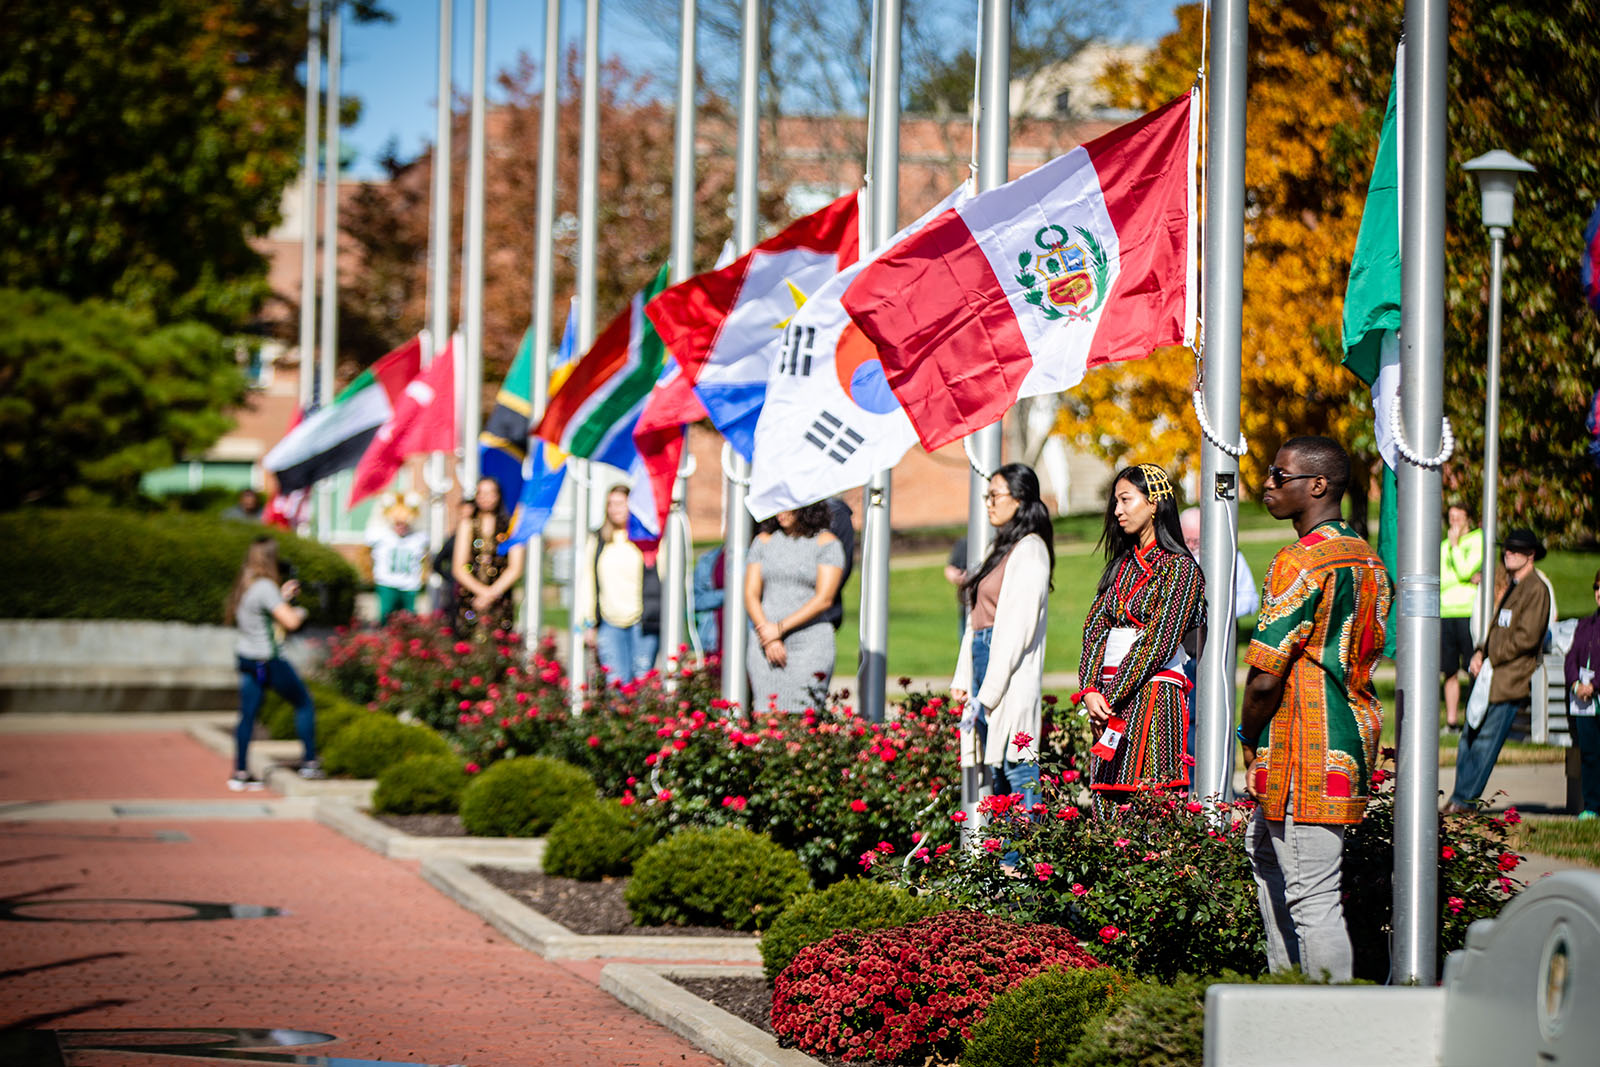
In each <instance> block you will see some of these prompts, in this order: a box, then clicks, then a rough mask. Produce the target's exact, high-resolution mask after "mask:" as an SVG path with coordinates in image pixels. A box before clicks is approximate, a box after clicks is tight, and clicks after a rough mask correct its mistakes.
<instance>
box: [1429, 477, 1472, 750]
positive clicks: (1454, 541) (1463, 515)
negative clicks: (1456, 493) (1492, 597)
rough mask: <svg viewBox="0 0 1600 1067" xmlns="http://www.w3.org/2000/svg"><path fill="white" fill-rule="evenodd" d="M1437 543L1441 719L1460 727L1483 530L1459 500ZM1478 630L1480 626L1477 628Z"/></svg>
mask: <svg viewBox="0 0 1600 1067" xmlns="http://www.w3.org/2000/svg"><path fill="white" fill-rule="evenodd" d="M1447 514H1448V516H1449V525H1448V527H1447V528H1446V530H1445V536H1444V541H1443V542H1442V543H1441V544H1440V545H1439V671H1440V673H1442V674H1443V675H1444V722H1445V725H1446V726H1447V727H1449V728H1450V729H1451V730H1452V731H1455V730H1460V729H1461V672H1462V671H1464V670H1466V669H1467V665H1468V664H1469V663H1470V662H1471V661H1472V644H1473V642H1472V629H1473V627H1472V609H1473V607H1474V606H1475V605H1476V604H1477V603H1478V589H1479V584H1480V583H1481V582H1482V581H1483V531H1482V530H1474V529H1473V528H1472V516H1471V515H1469V514H1467V509H1466V508H1465V507H1463V506H1462V505H1461V504H1460V503H1452V504H1451V505H1450V508H1449V510H1448V512H1447ZM1480 632H1481V628H1480Z"/></svg>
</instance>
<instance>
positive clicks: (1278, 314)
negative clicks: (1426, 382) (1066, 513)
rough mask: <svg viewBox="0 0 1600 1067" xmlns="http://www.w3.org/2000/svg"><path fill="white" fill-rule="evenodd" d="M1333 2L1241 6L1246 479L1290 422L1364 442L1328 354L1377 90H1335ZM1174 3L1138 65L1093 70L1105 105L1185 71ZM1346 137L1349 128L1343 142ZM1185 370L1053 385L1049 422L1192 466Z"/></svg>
mask: <svg viewBox="0 0 1600 1067" xmlns="http://www.w3.org/2000/svg"><path fill="white" fill-rule="evenodd" d="M1347 13H1348V9H1347V8H1346V7H1345V6H1343V5H1340V4H1337V3H1331V2H1330V3H1322V4H1318V3H1310V4H1299V5H1296V6H1294V7H1290V6H1289V5H1287V4H1285V3H1282V2H1279V3H1271V2H1266V0H1263V2H1258V3H1256V4H1252V5H1251V10H1250V59H1249V81H1248V105H1247V106H1248V119H1247V126H1246V133H1245V138H1246V148H1245V173H1246V217H1245V263H1244V309H1243V336H1242V338H1241V349H1240V351H1241V360H1240V362H1241V389H1242V398H1241V410H1240V423H1241V428H1242V429H1243V431H1244V433H1245V435H1246V437H1248V438H1249V441H1250V452H1249V454H1248V455H1247V456H1246V457H1245V459H1244V460H1243V461H1242V463H1243V473H1244V482H1245V486H1246V488H1247V490H1248V489H1250V488H1251V487H1254V486H1255V485H1257V484H1259V481H1260V478H1261V477H1262V475H1263V474H1264V473H1265V471H1266V467H1267V465H1268V464H1269V463H1271V462H1272V457H1273V454H1274V452H1276V450H1277V446H1278V445H1279V444H1280V443H1281V442H1282V441H1284V440H1285V439H1287V438H1289V437H1293V436H1296V435H1298V434H1308V433H1310V434H1327V435H1328V436H1330V437H1333V438H1334V439H1336V440H1338V441H1341V442H1343V443H1344V444H1345V445H1346V446H1347V447H1350V448H1351V449H1352V450H1353V451H1355V452H1357V453H1358V454H1366V455H1370V454H1371V452H1372V436H1371V434H1372V431H1371V419H1372V409H1371V405H1370V400H1369V394H1368V393H1367V390H1366V387H1365V386H1364V385H1363V384H1362V383H1361V381H1360V380H1359V379H1358V378H1356V377H1355V376H1354V375H1353V374H1351V373H1350V372H1349V371H1347V370H1345V369H1344V368H1343V367H1341V366H1340V364H1339V358H1340V355H1341V354H1342V352H1341V349H1340V343H1339V323H1340V316H1341V314H1342V311H1343V302H1344V289H1345V283H1346V280H1347V276H1348V274H1349V268H1350V256H1351V253H1352V252H1353V251H1354V249H1355V242H1356V232H1357V230H1358V229H1359V227H1360V223H1361V206H1362V202H1363V200H1364V198H1365V194H1366V182H1367V177H1368V175H1369V174H1370V172H1371V166H1372V159H1373V156H1374V155H1375V153H1376V151H1377V129H1376V123H1375V122H1374V121H1373V116H1374V114H1375V113H1379V114H1381V108H1382V106H1383V102H1384V101H1383V99H1381V98H1379V99H1375V100H1369V99H1363V98H1361V97H1360V96H1359V94H1356V93H1354V92H1352V91H1351V89H1350V87H1349V84H1348V77H1347V68H1346V64H1345V62H1344V60H1342V59H1341V58H1340V57H1341V56H1342V55H1344V54H1346V50H1347V49H1350V48H1357V47H1365V43H1364V39H1360V38H1359V37H1358V32H1359V31H1357V30H1355V29H1351V28H1350V27H1349V26H1348V20H1347V19H1346V17H1345V16H1346V15H1347ZM1177 14H1178V29H1177V30H1176V31H1175V32H1174V33H1172V34H1171V35H1169V36H1168V37H1166V38H1165V39H1163V40H1162V41H1161V42H1160V44H1159V45H1158V46H1157V48H1156V50H1155V52H1153V53H1152V54H1151V56H1150V59H1149V61H1148V63H1147V64H1146V66H1145V68H1144V69H1143V70H1142V71H1139V72H1137V73H1135V72H1133V71H1131V70H1129V69H1128V68H1126V67H1125V66H1124V67H1118V68H1113V69H1112V70H1110V71H1108V72H1107V74H1106V76H1105V77H1104V78H1103V79H1102V85H1104V86H1105V88H1107V89H1108V90H1109V91H1110V92H1111V93H1112V94H1113V99H1114V101H1115V102H1116V103H1118V104H1120V105H1122V106H1130V107H1137V108H1142V109H1145V110H1148V109H1151V108H1154V107H1156V106H1159V105H1160V104H1161V103H1163V102H1164V101H1166V100H1169V99H1171V98H1172V97H1173V96H1175V95H1177V94H1178V93H1180V92H1182V91H1184V90H1185V89H1186V88H1187V87H1188V85H1189V84H1191V83H1192V81H1193V79H1194V74H1195V69H1196V67H1197V66H1198V64H1199V60H1200V52H1201V10H1200V5H1198V4H1189V5H1185V6H1184V7H1181V8H1179V9H1178V13H1177ZM1383 88H1384V89H1386V88H1387V86H1386V85H1385V86H1384V87H1383ZM1368 134H1370V136H1369V135H1368ZM1353 137H1357V138H1361V140H1360V143H1359V144H1358V145H1356V146H1355V148H1354V149H1352V147H1351V145H1352V141H1351V139H1352V138H1353ZM1340 138H1342V139H1343V141H1342V142H1341V143H1340V144H1338V145H1336V144H1335V141H1336V140H1337V139H1340ZM1352 151H1353V154H1354V158H1353V159H1351V158H1350V157H1351V154H1352ZM1341 153H1342V155H1340V154H1341ZM1335 155H1340V158H1341V159H1342V160H1343V161H1344V162H1345V163H1346V164H1347V165H1346V166H1344V167H1343V171H1344V174H1343V176H1342V178H1341V177H1340V176H1338V175H1335V174H1334V173H1333V172H1332V171H1333V168H1331V167H1330V162H1329V161H1330V158H1331V157H1333V156H1335ZM1202 252H1203V250H1202ZM1202 274H1203V270H1202ZM1194 375H1195V359H1194V354H1193V353H1192V352H1190V351H1189V350H1187V349H1164V350H1162V351H1160V352H1157V353H1156V354H1154V355H1152V356H1151V357H1150V358H1149V359H1146V360H1141V361H1136V362H1133V363H1126V364H1122V365H1120V366H1117V367H1110V368H1105V369H1102V370H1097V371H1093V372H1091V373H1090V374H1089V375H1088V377H1086V378H1085V380H1084V381H1083V383H1082V384H1081V385H1080V386H1079V387H1078V388H1077V389H1076V390H1074V391H1073V392H1072V393H1071V394H1069V395H1068V396H1067V397H1066V398H1065V400H1066V403H1065V404H1063V406H1062V411H1061V415H1060V417H1059V419H1058V421H1057V430H1058V432H1060V433H1061V434H1063V435H1065V436H1066V437H1068V438H1069V439H1070V441H1071V442H1072V443H1073V445H1074V446H1076V447H1079V448H1083V449H1086V450H1089V451H1092V452H1095V453H1098V454H1100V455H1103V456H1105V457H1106V458H1108V459H1110V460H1112V461H1114V462H1120V461H1122V460H1124V459H1128V458H1137V459H1140V460H1146V459H1150V460H1154V461H1156V462H1161V463H1166V464H1169V465H1172V466H1176V467H1177V468H1179V469H1180V470H1184V469H1188V470H1193V471H1195V473H1198V468H1199V456H1200V453H1199V445H1200V429H1199V424H1198V421H1197V420H1196V418H1195V416H1194V413H1193V411H1192V410H1191V400H1190V393H1191V391H1192V389H1193V388H1194V384H1193V383H1194Z"/></svg>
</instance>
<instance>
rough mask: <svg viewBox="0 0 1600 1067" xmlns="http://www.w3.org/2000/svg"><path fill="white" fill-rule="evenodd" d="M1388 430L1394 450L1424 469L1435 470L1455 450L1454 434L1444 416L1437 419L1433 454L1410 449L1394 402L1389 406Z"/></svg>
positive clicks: (1398, 408) (1398, 407) (1443, 463)
mask: <svg viewBox="0 0 1600 1067" xmlns="http://www.w3.org/2000/svg"><path fill="white" fill-rule="evenodd" d="M1389 432H1390V433H1392V434H1393V435H1394V448H1395V451H1396V452H1399V453H1400V455H1402V456H1404V457H1405V460H1406V462H1407V463H1410V464H1411V465H1412V466H1415V467H1421V468H1423V469H1424V470H1437V469H1438V468H1440V467H1442V466H1444V465H1445V462H1446V461H1447V460H1449V458H1450V456H1451V454H1452V453H1453V452H1455V450H1456V435H1455V432H1454V431H1453V430H1452V429H1451V428H1450V420H1449V419H1448V418H1446V417H1441V418H1440V419H1439V437H1440V441H1439V451H1438V452H1437V453H1436V454H1435V455H1433V456H1421V455H1418V454H1417V453H1416V451H1415V450H1413V449H1412V447H1411V445H1410V444H1409V443H1407V441H1406V428H1405V423H1404V420H1403V419H1401V417H1400V405H1399V404H1398V403H1395V404H1393V405H1391V406H1390V408H1389Z"/></svg>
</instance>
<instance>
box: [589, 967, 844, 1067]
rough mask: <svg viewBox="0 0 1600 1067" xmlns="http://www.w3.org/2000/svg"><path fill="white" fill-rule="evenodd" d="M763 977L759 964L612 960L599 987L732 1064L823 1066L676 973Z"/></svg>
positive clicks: (736, 1066) (750, 1066) (746, 1066)
mask: <svg viewBox="0 0 1600 1067" xmlns="http://www.w3.org/2000/svg"><path fill="white" fill-rule="evenodd" d="M752 975H754V976H756V977H760V975H761V968H760V967H682V966H665V967H654V966H649V965H646V964H639V963H610V964H607V965H606V967H605V969H604V970H602V971H601V972H600V988H601V989H604V990H605V991H606V992H607V993H610V994H611V995H612V996H614V997H616V998H617V999H618V1000H619V1001H621V1002H622V1003H623V1004H625V1005H627V1006H628V1007H630V1008H632V1009H633V1010H634V1011H636V1012H638V1013H639V1014H640V1015H643V1016H644V1017H645V1018H647V1019H651V1020H653V1021H655V1022H657V1023H660V1024H661V1025H662V1026H665V1027H666V1028H667V1029H669V1030H671V1031H672V1032H673V1033H675V1034H678V1035H679V1036H680V1037H683V1038H685V1039H687V1040H689V1041H691V1042H693V1043H694V1045H695V1046H696V1047H698V1048H701V1049H703V1050H705V1051H706V1052H709V1053H710V1054H711V1055H713V1056H715V1057H717V1058H718V1059H719V1060H721V1061H723V1062H724V1063H726V1064H728V1065H729V1067H821V1065H820V1064H819V1063H818V1061H816V1060H814V1059H812V1058H811V1057H810V1056H807V1055H806V1054H805V1053H803V1052H801V1051H799V1050H798V1049H792V1048H781V1047H779V1045H778V1039H777V1038H775V1037H773V1036H772V1035H771V1034H769V1033H767V1032H766V1031H765V1030H762V1029H760V1028H759V1027H755V1026H751V1025H750V1024H749V1023H747V1022H745V1021H744V1020H743V1019H740V1018H737V1017H736V1016H733V1015H730V1014H729V1013H728V1012H725V1011H723V1010H722V1009H721V1008H719V1007H717V1006H716V1005H715V1004H711V1003H709V1002H707V1001H704V1000H701V999H700V998H699V997H697V996H695V995H694V994H693V993H690V992H689V991H688V990H687V989H684V988H683V987H682V986H679V985H675V984H673V982H672V979H673V978H743V977H749V976H752Z"/></svg>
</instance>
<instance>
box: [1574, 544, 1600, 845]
mask: <svg viewBox="0 0 1600 1067" xmlns="http://www.w3.org/2000/svg"><path fill="white" fill-rule="evenodd" d="M1594 602H1595V612H1594V614H1593V615H1590V616H1589V617H1588V618H1586V619H1583V620H1581V621H1580V622H1579V623H1578V632H1577V633H1576V634H1574V635H1573V637H1572V647H1571V648H1570V649H1568V650H1567V665H1566V667H1567V671H1566V673H1567V715H1568V717H1569V719H1570V721H1571V723H1572V733H1573V736H1575V737H1576V738H1577V739H1578V751H1579V752H1580V753H1581V754H1582V757H1583V762H1582V765H1583V811H1581V812H1579V814H1578V818H1580V819H1584V820H1588V819H1595V818H1600V717H1597V716H1596V715H1595V710H1596V705H1597V704H1600V701H1596V700H1595V692H1594V690H1595V681H1594V678H1595V671H1597V670H1600V571H1596V572H1595V576H1594Z"/></svg>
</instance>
